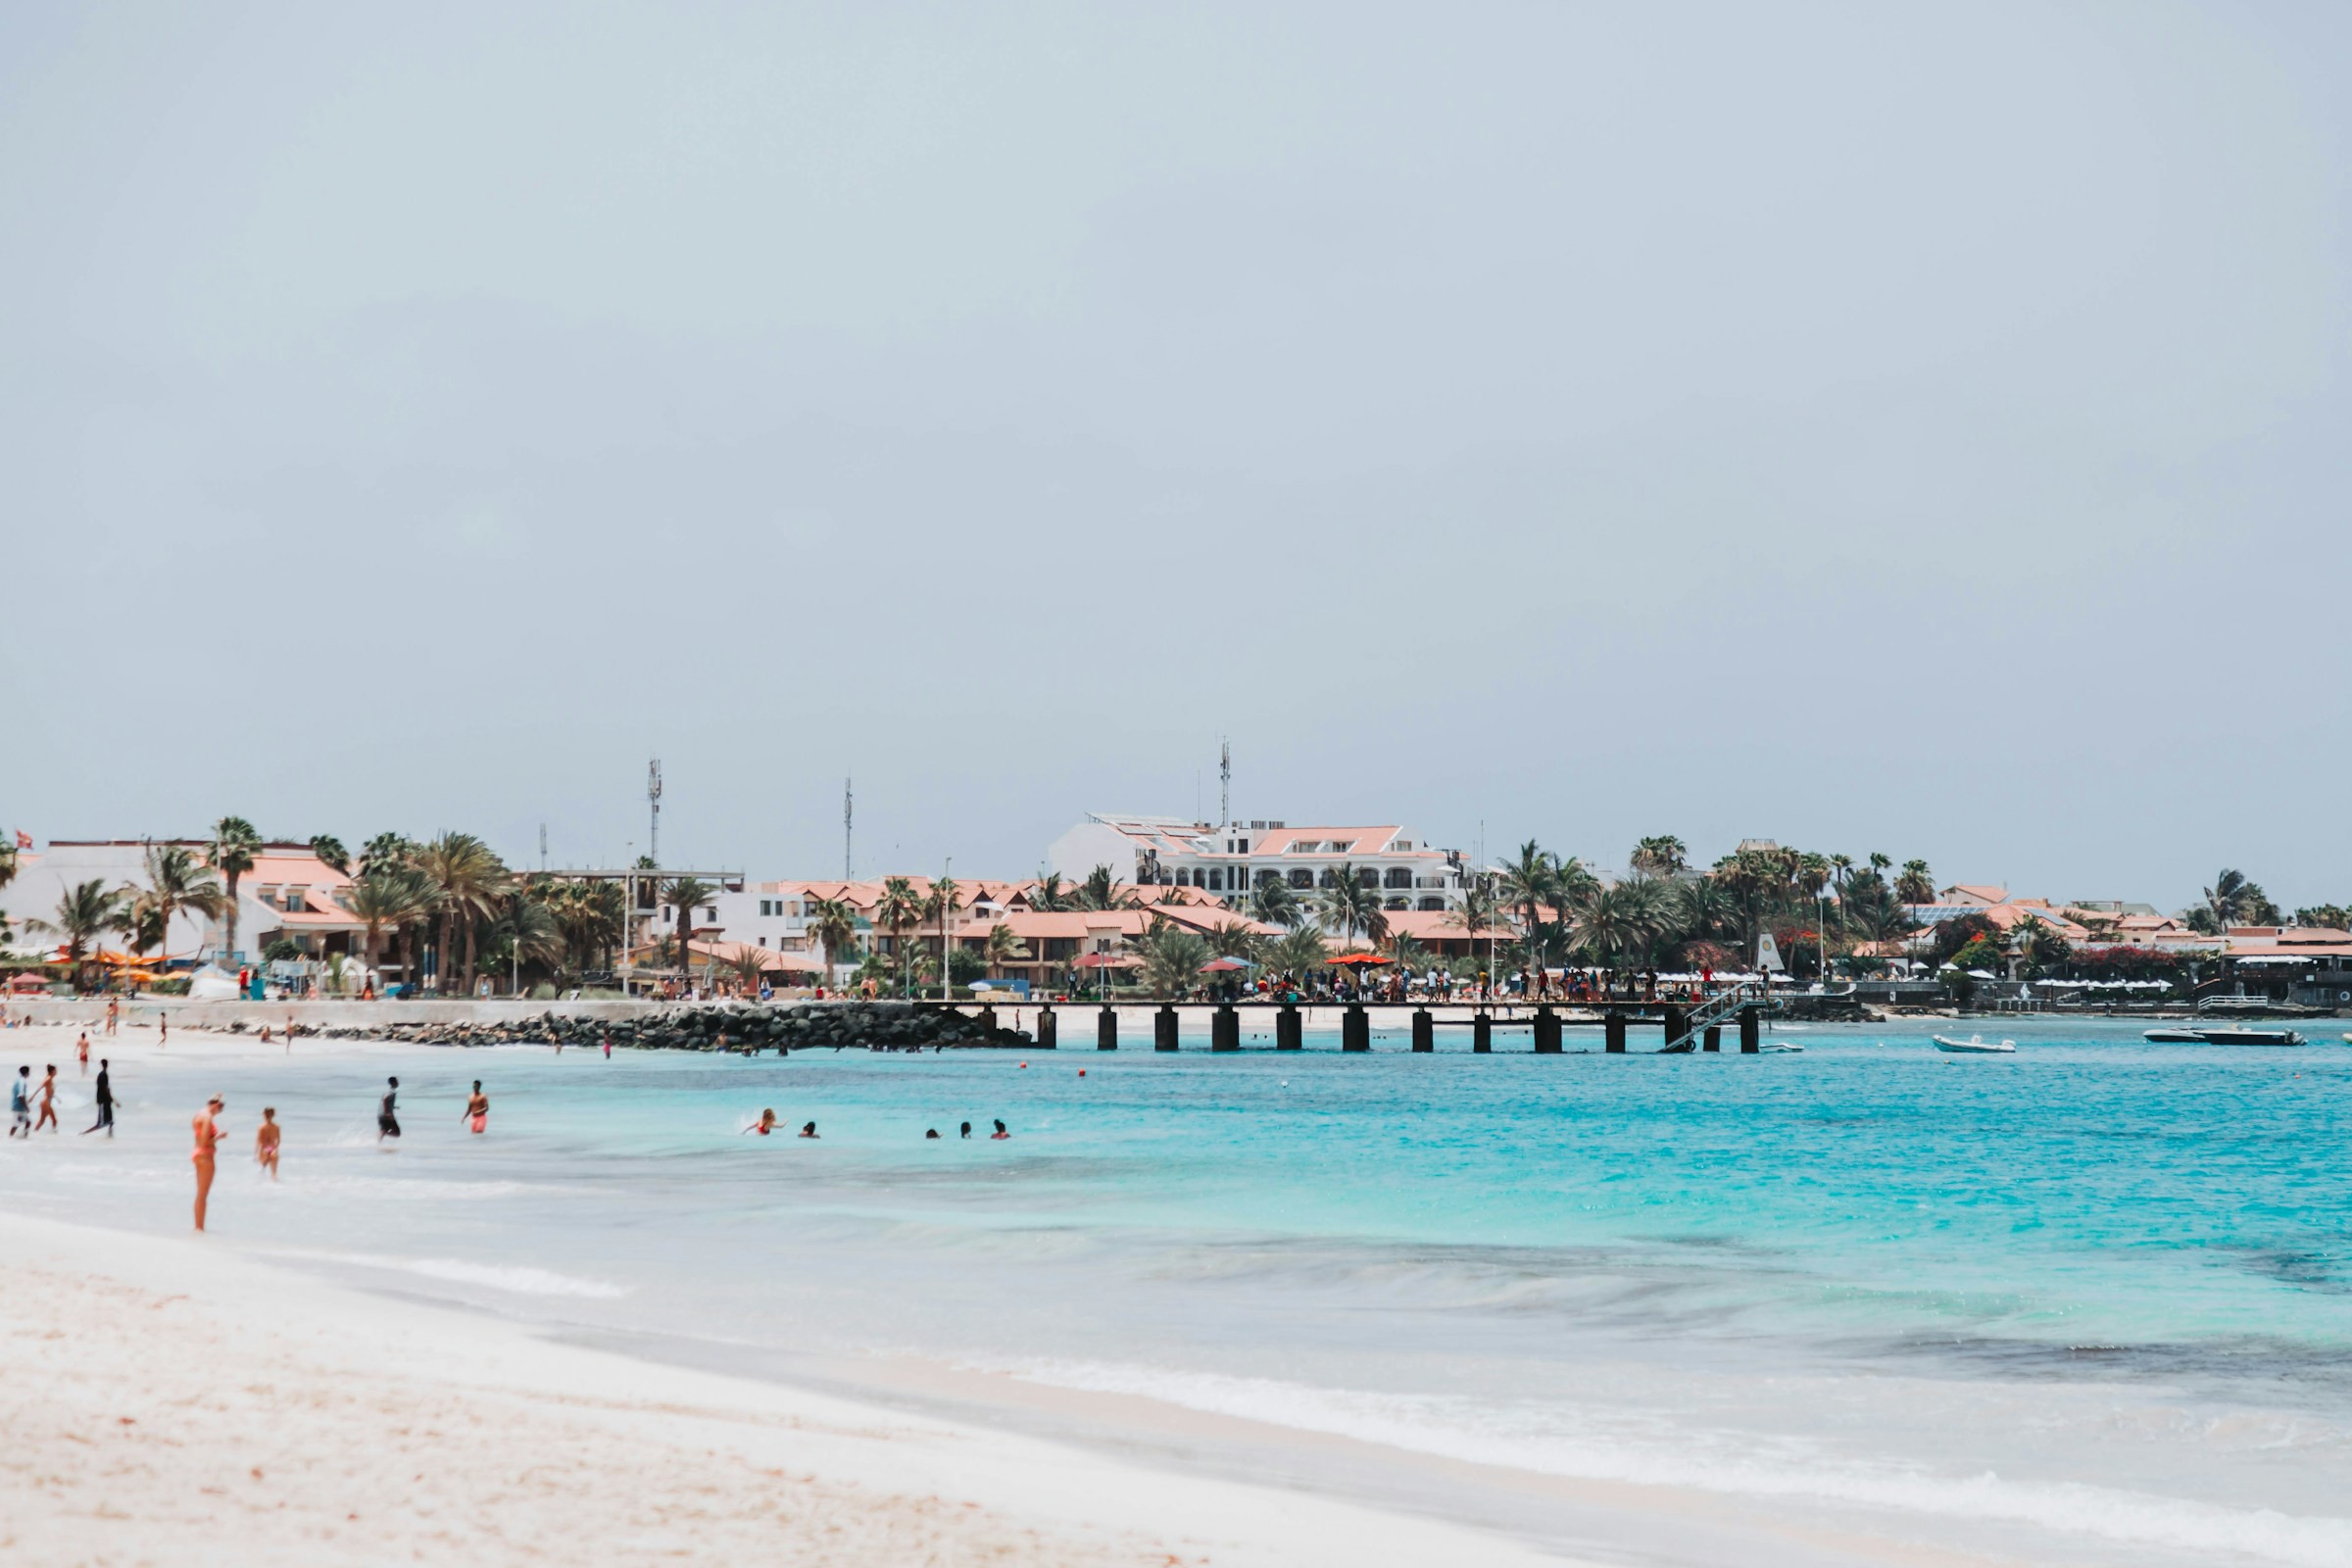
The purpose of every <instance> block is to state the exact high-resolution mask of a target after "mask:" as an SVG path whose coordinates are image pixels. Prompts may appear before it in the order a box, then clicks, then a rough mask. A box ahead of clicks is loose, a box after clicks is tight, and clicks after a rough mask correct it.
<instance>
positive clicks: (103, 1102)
mask: <svg viewBox="0 0 2352 1568" xmlns="http://www.w3.org/2000/svg"><path fill="white" fill-rule="evenodd" d="M101 1127H103V1128H105V1129H106V1136H107V1137H109V1138H112V1137H114V1136H115V1091H114V1086H113V1085H111V1084H109V1083H108V1082H107V1078H106V1058H105V1057H104V1056H100V1057H99V1058H98V1119H97V1120H96V1121H94V1122H92V1123H90V1124H89V1125H88V1126H87V1127H84V1128H83V1129H82V1130H81V1136H82V1137H84V1138H87V1137H88V1136H89V1135H90V1134H92V1133H94V1132H96V1131H97V1130H98V1129H99V1128H101Z"/></svg>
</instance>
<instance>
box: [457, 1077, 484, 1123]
mask: <svg viewBox="0 0 2352 1568" xmlns="http://www.w3.org/2000/svg"><path fill="white" fill-rule="evenodd" d="M460 1120H462V1121H464V1122H465V1123H466V1126H467V1127H470V1128H471V1129H473V1131H475V1132H477V1133H478V1132H480V1131H481V1130H482V1129H483V1128H485V1127H487V1126H489V1125H490V1097H489V1096H488V1095H485V1094H483V1093H482V1081H481V1080H480V1079H479V1078H476V1079H475V1080H474V1081H473V1093H472V1094H471V1095H469V1096H467V1097H466V1114H465V1115H464V1116H463V1117H461V1118H460Z"/></svg>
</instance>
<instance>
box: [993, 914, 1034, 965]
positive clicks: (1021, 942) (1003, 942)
mask: <svg viewBox="0 0 2352 1568" xmlns="http://www.w3.org/2000/svg"><path fill="white" fill-rule="evenodd" d="M1028 956H1029V944H1028V942H1027V940H1026V939H1024V938H1023V937H1022V936H1021V934H1020V933H1019V932H1018V931H1015V930H1014V929H1013V928H1012V927H1010V926H1008V925H1006V924H1005V922H1004V921H1002V920H999V921H998V922H997V923H996V924H995V925H992V926H990V927H989V928H988V961H989V964H990V966H991V967H992V968H1001V967H1003V966H1004V965H1005V964H1007V963H1019V962H1021V961H1022V960H1024V959H1026V958H1027V957H1028Z"/></svg>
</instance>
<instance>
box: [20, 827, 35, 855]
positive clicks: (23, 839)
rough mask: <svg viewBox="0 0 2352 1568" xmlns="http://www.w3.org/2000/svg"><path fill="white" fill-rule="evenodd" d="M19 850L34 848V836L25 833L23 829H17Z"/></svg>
mask: <svg viewBox="0 0 2352 1568" xmlns="http://www.w3.org/2000/svg"><path fill="white" fill-rule="evenodd" d="M17 848H18V849H20V850H29V849H31V848H32V835H31V834H29V833H27V832H25V830H24V829H23V828H19V829H17Z"/></svg>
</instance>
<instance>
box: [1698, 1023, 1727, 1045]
mask: <svg viewBox="0 0 2352 1568" xmlns="http://www.w3.org/2000/svg"><path fill="white" fill-rule="evenodd" d="M1701 1039H1702V1041H1703V1042H1704V1043H1703V1044H1701V1045H1700V1046H1699V1048H1698V1049H1699V1050H1701V1051H1721V1050H1722V1049H1723V1025H1721V1024H1719V1023H1711V1024H1709V1025H1707V1032H1706V1034H1705V1035H1704V1036H1702V1037H1701Z"/></svg>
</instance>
